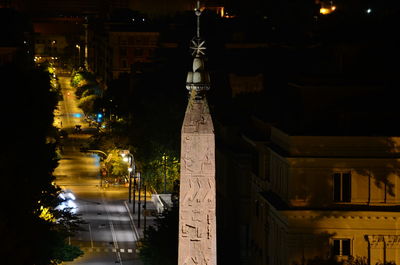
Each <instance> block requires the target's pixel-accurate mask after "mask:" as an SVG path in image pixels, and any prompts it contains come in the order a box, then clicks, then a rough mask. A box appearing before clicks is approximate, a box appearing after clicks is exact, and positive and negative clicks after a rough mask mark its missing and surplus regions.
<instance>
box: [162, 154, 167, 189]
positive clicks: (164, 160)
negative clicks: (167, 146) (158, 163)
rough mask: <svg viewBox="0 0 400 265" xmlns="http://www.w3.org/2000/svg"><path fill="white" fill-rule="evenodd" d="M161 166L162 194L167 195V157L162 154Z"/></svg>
mask: <svg viewBox="0 0 400 265" xmlns="http://www.w3.org/2000/svg"><path fill="white" fill-rule="evenodd" d="M162 160H163V166H164V194H166V193H167V156H166V155H165V154H164V155H163V156H162Z"/></svg>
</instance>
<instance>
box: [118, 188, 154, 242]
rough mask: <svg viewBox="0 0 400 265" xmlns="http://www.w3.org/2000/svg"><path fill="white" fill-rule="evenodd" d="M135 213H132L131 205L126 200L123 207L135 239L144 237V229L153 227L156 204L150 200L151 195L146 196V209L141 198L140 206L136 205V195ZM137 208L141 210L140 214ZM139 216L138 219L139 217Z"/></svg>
mask: <svg viewBox="0 0 400 265" xmlns="http://www.w3.org/2000/svg"><path fill="white" fill-rule="evenodd" d="M135 199H136V200H135V213H133V205H132V203H129V201H128V200H126V201H124V206H125V208H126V209H127V211H128V214H129V218H130V220H131V222H132V224H133V231H134V233H135V235H136V237H137V238H143V237H144V231H145V229H146V227H148V226H151V225H154V224H155V219H156V215H157V207H156V204H155V203H154V202H153V200H152V196H151V194H149V193H148V194H147V196H146V206H145V207H146V208H144V198H143V197H142V198H141V202H140V206H139V204H138V202H139V201H138V194H136V198H135ZM139 207H140V208H141V211H140V214H139V212H138V209H139ZM139 215H140V217H139ZM139 218H140V221H139Z"/></svg>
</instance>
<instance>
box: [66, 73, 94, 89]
mask: <svg viewBox="0 0 400 265" xmlns="http://www.w3.org/2000/svg"><path fill="white" fill-rule="evenodd" d="M93 84H96V78H95V76H94V74H92V73H90V72H86V71H79V72H74V73H72V76H71V86H72V87H75V88H76V87H80V86H85V85H93Z"/></svg>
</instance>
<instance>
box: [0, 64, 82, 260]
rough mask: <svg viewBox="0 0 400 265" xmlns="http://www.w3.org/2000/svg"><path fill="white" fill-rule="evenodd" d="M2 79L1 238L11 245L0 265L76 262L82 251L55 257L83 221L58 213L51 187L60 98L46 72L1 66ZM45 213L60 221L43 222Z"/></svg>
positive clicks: (3, 252)
mask: <svg viewBox="0 0 400 265" xmlns="http://www.w3.org/2000/svg"><path fill="white" fill-rule="evenodd" d="M0 79H1V80H2V97H3V99H4V100H3V103H2V104H0V112H1V113H3V114H5V115H3V120H2V122H3V123H4V124H5V125H6V126H5V127H2V128H4V130H3V132H2V138H1V139H2V148H1V149H0V158H1V159H0V172H1V174H0V180H1V183H2V185H1V190H0V199H1V201H2V202H4V203H3V204H2V211H1V218H0V236H1V237H2V239H3V240H4V241H6V242H7V244H6V246H5V247H3V248H1V249H0V255H1V256H2V257H3V258H2V261H1V263H2V264H4V265H7V264H37V265H47V264H51V263H54V262H56V263H57V262H58V263H59V261H61V260H63V259H64V258H67V256H69V259H71V258H75V257H77V256H79V252H78V251H74V252H68V253H65V252H64V254H68V255H64V256H60V255H58V254H57V253H60V252H63V251H62V249H64V250H68V249H67V247H66V246H67V245H68V244H67V241H66V240H65V239H66V237H67V236H68V235H69V234H71V233H73V231H74V228H75V227H76V223H77V222H78V219H79V218H78V217H77V216H73V215H71V214H70V213H67V212H65V213H64V212H57V211H55V209H54V208H55V207H56V205H57V204H58V202H59V199H58V193H59V188H58V187H55V186H54V185H52V182H53V181H54V176H53V170H54V169H55V167H56V166H57V164H58V159H57V153H56V148H57V144H56V141H55V139H53V138H52V137H51V134H52V133H54V128H53V126H52V124H53V118H54V117H53V112H54V109H55V107H56V104H57V93H56V92H55V91H54V90H52V89H51V87H50V80H49V74H48V73H47V72H45V71H43V70H42V69H29V68H25V69H21V68H19V67H17V66H14V65H7V66H3V67H1V66H0ZM43 209H49V210H50V212H51V214H52V215H53V216H55V217H56V218H57V220H59V222H54V220H53V219H52V218H43V216H42V215H41V214H42V210H43ZM67 232H68V233H67ZM70 250H72V249H70ZM63 257H64V258H63Z"/></svg>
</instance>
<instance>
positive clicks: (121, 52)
mask: <svg viewBox="0 0 400 265" xmlns="http://www.w3.org/2000/svg"><path fill="white" fill-rule="evenodd" d="M126 54H127V53H126V48H125V47H120V48H119V56H120V57H126Z"/></svg>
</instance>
